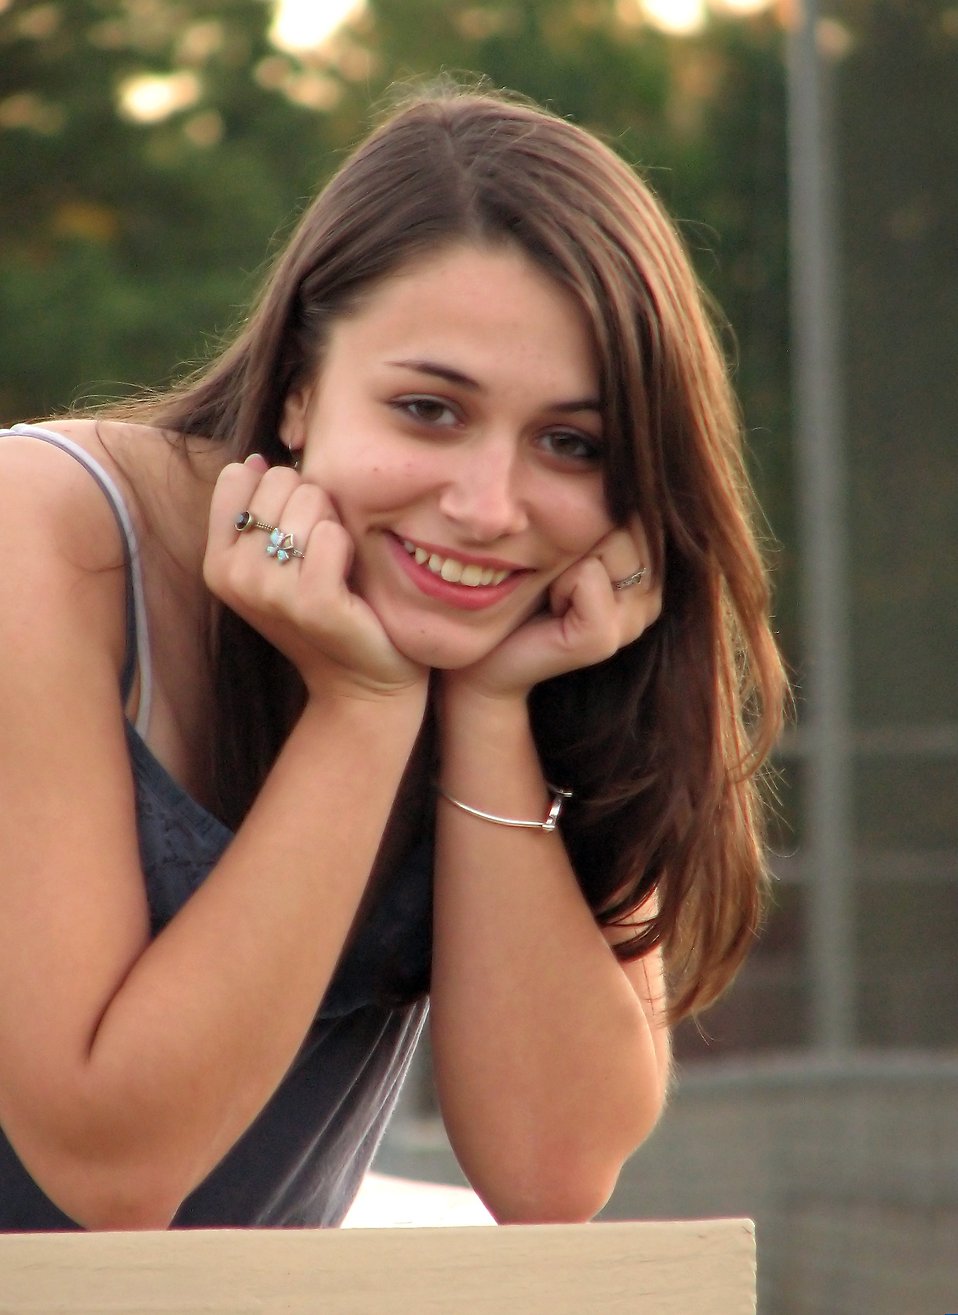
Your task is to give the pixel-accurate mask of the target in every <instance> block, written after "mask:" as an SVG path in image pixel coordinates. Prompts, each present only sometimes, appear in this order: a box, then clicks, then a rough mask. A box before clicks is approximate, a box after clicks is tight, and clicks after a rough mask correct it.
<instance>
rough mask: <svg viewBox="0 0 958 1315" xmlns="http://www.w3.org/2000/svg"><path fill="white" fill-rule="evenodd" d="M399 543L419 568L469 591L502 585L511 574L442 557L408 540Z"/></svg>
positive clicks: (453, 558)
mask: <svg viewBox="0 0 958 1315" xmlns="http://www.w3.org/2000/svg"><path fill="white" fill-rule="evenodd" d="M400 542H401V543H402V546H403V548H404V549H405V551H406V552H407V553H408V554H409V556H410V557H412V558H413V560H414V561H415V562H416V563H417V564H418V565H419V566H424V567H425V568H426V570H427V571H430V572H431V573H432V574H433V575H438V576H439V577H440V579H442V580H445V581H446V583H447V584H459V585H465V586H466V588H469V589H478V588H480V587H481V586H489V585H497V584H502V582H503V581H504V580H506V579H508V577H509V576H510V575H512V574H513V572H512V571H510V570H503V569H501V568H498V567H494V566H482V565H481V564H480V563H479V562H462V561H460V560H459V559H458V558H457V557H443V556H441V555H440V554H439V553H436V552H430V551H429V550H428V549H426V548H422V547H419V546H418V545H417V544H415V543H411V542H410V541H409V539H401V540H400Z"/></svg>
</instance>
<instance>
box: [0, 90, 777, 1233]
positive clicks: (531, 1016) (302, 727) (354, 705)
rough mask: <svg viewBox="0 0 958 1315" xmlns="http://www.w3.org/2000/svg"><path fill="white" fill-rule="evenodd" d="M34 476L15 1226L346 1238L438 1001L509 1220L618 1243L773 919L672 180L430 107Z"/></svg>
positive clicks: (549, 123) (18, 933)
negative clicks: (306, 1231) (716, 1008)
mask: <svg viewBox="0 0 958 1315" xmlns="http://www.w3.org/2000/svg"><path fill="white" fill-rule="evenodd" d="M0 460H2V470H3V475H4V478H3V480H2V485H0V542H2V545H3V548H4V551H5V556H6V561H7V569H6V571H5V572H4V573H3V577H2V583H0V590H2V598H0V634H2V638H3V650H4V653H5V655H6V658H5V661H4V662H3V663H2V664H0V736H2V742H3V752H2V753H0V797H2V799H3V801H4V806H3V808H2V809H0V856H2V862H0V903H2V907H3V909H4V916H3V918H2V919H0V1073H2V1079H0V1126H2V1131H3V1137H2V1138H0V1229H7V1230H10V1229H46V1228H69V1227H84V1228H129V1227H133V1228H136V1227H148V1228H155V1227H165V1226H168V1225H174V1226H236V1225H250V1226H253V1225H256V1226H302V1225H323V1224H335V1223H338V1222H339V1221H340V1219H341V1218H342V1216H343V1214H344V1213H345V1211H346V1209H347V1207H348V1205H349V1202H350V1200H351V1198H352V1196H353V1194H354V1192H355V1190H356V1188H357V1186H358V1184H359V1181H360V1179H361V1177H362V1174H363V1172H364V1170H365V1169H366V1167H367V1165H368V1163H369V1161H370V1158H371V1156H372V1153H373V1151H374V1149H375V1146H376V1144H377V1141H378V1139H379V1137H380V1135H381V1133H382V1131H383V1128H384V1125H385V1122H386V1120H387V1118H388V1115H389V1113H390V1110H391V1108H392V1105H393V1103H394V1100H395V1097H396V1093H397V1089H398V1087H399V1084H400V1083H401V1081H402V1077H403V1074H404V1072H405V1069H406V1067H407V1065H408V1062H409V1059H410V1056H411V1054H412V1050H413V1048H414V1046H415V1042H416V1038H417V1035H418V1033H419V1030H420V1027H421V1024H422V1021H423V1016H424V1010H425V1001H426V999H427V996H428V999H429V1001H430V1002H431V1010H432V1037H433V1049H434V1057H435V1070H436V1080H437V1087H438V1094H439V1099H440V1102H441V1106H442V1112H443V1117H444V1119H445V1121H446V1125H447V1128H448V1131H449V1136H450V1139H451V1141H452V1144H453V1147H454V1149H455V1151H456V1154H457V1156H458V1157H459V1159H460V1162H461V1164H462V1166H463V1168H464V1170H465V1172H466V1174H467V1175H468V1177H469V1179H470V1181H471V1182H472V1183H473V1185H474V1186H475V1188H476V1190H477V1192H478V1193H479V1194H480V1196H481V1197H482V1199H483V1200H484V1201H485V1203H486V1204H487V1205H488V1207H489V1209H490V1210H491V1211H492V1213H493V1214H494V1215H495V1216H496V1218H498V1219H499V1220H503V1221H525V1220H529V1221H548V1220H578V1219H586V1218H589V1217H590V1216H592V1215H593V1214H594V1213H595V1212H596V1211H597V1210H598V1209H599V1208H600V1207H601V1205H602V1204H603V1203H604V1201H605V1200H606V1199H607V1197H608V1195H609V1193H610V1192H611V1190H612V1188H613V1186H614V1184H615V1181H616V1176H617V1174H618V1172H619V1169H620V1167H621V1165H622V1163H623V1161H624V1160H625V1159H626V1158H627V1157H628V1156H629V1155H630V1154H631V1152H632V1151H633V1150H634V1149H635V1147H636V1146H638V1145H639V1143H640V1142H641V1141H642V1140H643V1138H644V1137H645V1136H646V1135H647V1133H648V1132H649V1130H650V1129H651V1128H652V1126H653V1125H654V1123H655V1121H656V1119H657V1117H658V1115H659V1113H660V1111H661V1109H662V1105H663V1101H664V1098H665V1091H666V1086H667V1080H668V1068H669V1046H668V1031H667V1025H668V1023H669V1022H670V1021H673V1020H674V1019H676V1018H680V1017H682V1016H683V1015H685V1014H687V1013H688V1012H689V1011H691V1010H693V1009H696V1008H699V1007H701V1006H704V1005H705V1004H707V1003H709V1002H710V1001H711V1000H713V999H714V998H715V996H716V995H717V994H718V993H719V992H720V991H721V990H722V989H723V987H724V986H725V985H726V984H727V983H728V981H729V980H730V978H731V976H732V975H733V973H734V971H735V969H736V967H737V966H738V964H739V962H740V960H741V958H742V956H743V954H744V952H745V949H746V948H747V945H748V943H749V941H750V940H751V938H752V936H753V933H754V931H755V927H756V922H757V918H758V914H759V908H760V893H761V885H762V860H761V847H760V835H759V831H760V827H759V820H758V810H757V805H756V781H755V774H756V769H757V767H758V766H759V764H760V762H761V760H762V758H763V756H764V754H765V753H766V752H767V750H768V748H769V746H770V744H771V742H772V740H773V738H774V735H775V732H776V729H777V725H778V719H779V712H780V706H781V701H782V677H781V670H780V666H779V662H778V658H777V656H776V652H775V648H774V645H773V642H772V639H771V637H770V634H769V630H768V624H767V620H766V611H767V592H766V580H765V575H764V571H763V568H762V564H761V561H760V557H759V554H758V552H757V549H756V544H755V539H754V536H753V530H752V524H751V518H752V511H751V504H750V498H749V493H748V485H747V481H746V478H745V475H744V473H743V469H742V464H741V456H740V447H739V433H738V424H737V419H736V411H735V407H734V404H733V400H732V397H731V394H730V390H729V385H728V382H727V378H726V374H725V370H724V368H723V363H722V359H721V356H720V353H719V351H718V349H717V347H716V343H715V339H714V337H713V334H712V331H711V329H710V327H709V324H708V321H707V317H706V315H705V313H704V311H703V307H702V302H701V297H700V293H699V291H698V289H697V286H696V283H695V280H694V277H693V275H692V273H691V271H690V268H689V265H688V262H687V259H686V257H685V255H684V254H683V251H682V249H681V246H680V244H679V242H678V240H677V239H676V236H675V234H674V232H673V230H672V228H671V226H670V225H669V223H668V221H667V220H666V218H665V217H664V215H663V213H662V211H661V209H660V207H659V206H658V204H657V203H656V202H655V201H654V199H653V198H652V197H651V196H650V194H649V192H648V191H647V189H646V188H645V187H644V185H643V184H642V183H641V182H640V181H639V180H638V179H637V178H636V177H635V175H634V174H633V173H632V172H631V171H630V170H629V169H628V168H627V167H626V166H625V165H624V164H623V163H622V162H621V161H620V160H618V159H617V158H616V157H615V156H614V155H613V154H612V153H611V152H610V151H609V150H608V149H606V148H605V147H604V146H603V145H601V144H600V143H599V142H598V141H597V140H595V139H594V138H593V137H591V136H590V135H588V134H587V133H585V132H583V131H581V130H580V129H578V128H576V127H573V126H571V125H570V124H568V123H566V122H564V121H562V120H560V119H557V118H554V117H552V116H550V115H548V114H547V113H544V112H542V111H540V110H538V109H536V108H533V107H530V106H528V105H526V104H520V103H512V102H510V101H508V100H505V99H500V98H498V97H494V96H486V95H475V94H462V95H459V94H452V93H442V94H439V95H437V96H435V97H425V98H422V99H418V100H416V101H414V102H412V103H410V104H408V105H407V106H406V107H405V108H403V109H401V110H399V111H398V112H397V113H395V114H394V116H393V117H392V118H391V119H390V120H389V121H388V122H387V123H385V125H384V126H382V127H381V128H380V129H379V130H378V131H377V132H375V133H374V134H373V135H372V137H371V138H370V139H369V140H368V141H367V142H366V143H365V144H364V145H363V146H362V147H361V148H360V149H359V150H358V151H357V152H356V154H355V155H353V156H352V158H351V159H350V160H349V161H348V162H347V163H346V164H345V166H344V167H343V168H342V169H341V171H340V172H339V174H338V175H337V177H336V178H335V179H334V180H333V181H332V182H331V183H330V184H329V186H328V187H327V188H326V189H325V190H324V191H323V192H322V194H321V195H320V196H319V197H318V198H317V200H316V201H315V202H314V204H313V205H312V207H311V208H310V209H309V210H308V212H307V213H306V214H305V216H304V218H303V220H302V222H301V224H300V226H299V228H298V231H297V233H296V234H295V236H294V237H293V239H292V241H291V243H290V244H289V246H288V248H287V250H286V251H285V253H284V254H283V255H282V256H281V258H280V259H279V261H278V262H277V265H276V267H275V270H274V272H273V274H272V277H271V278H270V280H269V282H268V284H267V286H266V289H265V291H264V293H263V295H262V298H261V299H260V301H259V303H258V305H257V306H256V308H255V310H254V311H253V313H252V314H251V316H250V318H249V320H248V322H247V324H246V325H245V327H244V328H243V330H242V332H241V333H240V334H239V336H238V337H237V338H236V340H235V341H234V342H233V343H232V345H231V346H229V347H228V349H227V350H226V351H225V352H224V353H223V354H222V355H221V356H220V357H219V359H218V360H216V361H215V362H214V363H213V364H212V365H211V366H210V367H209V368H208V369H207V370H206V371H205V372H203V373H202V374H200V375H199V376H197V377H195V378H193V379H191V380H190V381H188V382H187V383H186V384H184V385H183V386H182V387H180V388H179V389H177V390H176V391H174V392H172V393H170V394H169V395H167V396H163V397H160V398H159V399H156V398H152V399H150V400H147V401H143V402H142V403H139V404H136V405H134V406H131V407H127V408H126V409H125V410H123V411H120V410H118V411H115V412H113V413H112V414H109V415H107V414H104V415H101V416H98V417H95V418H71V419H60V420H57V421H51V422H45V423H43V424H41V425H29V426H20V427H15V428H14V429H13V430H12V431H7V432H6V433H5V435H4V437H3V440H2V442H0Z"/></svg>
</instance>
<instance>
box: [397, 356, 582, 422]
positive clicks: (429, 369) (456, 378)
mask: <svg viewBox="0 0 958 1315" xmlns="http://www.w3.org/2000/svg"><path fill="white" fill-rule="evenodd" d="M387 365H397V366H399V367H400V368H401V369H403V370H415V371H416V372H417V373H418V374H431V375H434V376H435V377H436V378H437V379H445V381H446V382H447V383H450V384H457V385H458V386H459V387H460V388H468V389H469V390H470V391H472V392H482V384H481V383H479V381H478V379H473V378H472V377H471V376H470V375H468V374H463V373H462V371H461V370H454V369H453V368H452V367H451V366H449V365H441V364H440V363H439V362H438V361H387ZM545 409H546V410H548V411H560V412H562V413H564V414H570V413H572V412H576V411H595V412H597V413H599V414H600V415H601V413H602V402H601V400H600V399H599V398H598V397H576V398H573V399H572V400H571V401H568V402H554V403H552V404H551V405H550V406H548V407H546V408H545Z"/></svg>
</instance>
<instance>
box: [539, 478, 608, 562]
mask: <svg viewBox="0 0 958 1315" xmlns="http://www.w3.org/2000/svg"><path fill="white" fill-rule="evenodd" d="M549 524H550V527H551V534H552V538H553V542H554V543H555V545H556V547H557V548H559V549H560V551H562V552H565V553H568V554H569V555H570V556H573V557H581V556H582V554H583V553H586V552H588V551H589V549H590V548H592V547H594V545H595V544H597V543H598V542H599V540H600V539H604V538H605V536H606V535H607V534H609V533H610V532H611V531H612V530H613V529H614V525H613V522H612V518H611V516H610V515H609V512H608V509H607V507H606V505H605V497H604V496H603V494H602V493H601V491H596V492H595V493H594V494H593V493H591V492H590V493H586V494H585V495H584V496H567V497H565V498H562V499H559V498H556V499H555V500H554V501H553V503H552V504H551V506H550V512H549Z"/></svg>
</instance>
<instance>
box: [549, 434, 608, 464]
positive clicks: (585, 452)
mask: <svg viewBox="0 0 958 1315" xmlns="http://www.w3.org/2000/svg"><path fill="white" fill-rule="evenodd" d="M539 441H540V443H541V445H542V447H543V448H544V449H545V451H546V452H548V453H549V454H550V456H554V457H560V458H562V460H564V461H574V462H577V463H580V464H583V465H596V464H597V463H598V462H599V461H601V460H602V450H601V448H600V447H599V444H598V443H597V442H596V441H595V439H592V438H589V437H588V435H586V434H580V433H579V432H578V430H575V429H552V430H549V431H548V433H545V434H543V435H542V437H541V439H540V440H539Z"/></svg>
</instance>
